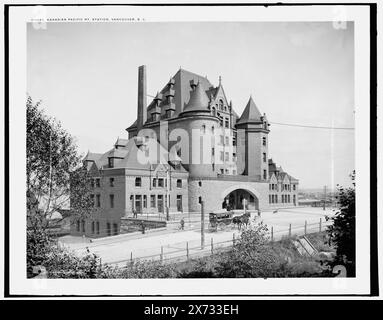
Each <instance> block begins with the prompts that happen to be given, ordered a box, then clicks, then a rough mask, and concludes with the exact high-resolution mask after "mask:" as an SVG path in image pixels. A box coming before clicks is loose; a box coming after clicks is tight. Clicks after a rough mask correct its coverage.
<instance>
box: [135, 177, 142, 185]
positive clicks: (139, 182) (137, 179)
mask: <svg viewBox="0 0 383 320" xmlns="http://www.w3.org/2000/svg"><path fill="white" fill-rule="evenodd" d="M135 186H136V187H141V178H140V177H136V181H135Z"/></svg>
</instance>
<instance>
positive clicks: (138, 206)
mask: <svg viewBox="0 0 383 320" xmlns="http://www.w3.org/2000/svg"><path fill="white" fill-rule="evenodd" d="M141 199H142V196H141V195H140V194H136V202H135V209H136V212H137V213H142V206H141Z"/></svg>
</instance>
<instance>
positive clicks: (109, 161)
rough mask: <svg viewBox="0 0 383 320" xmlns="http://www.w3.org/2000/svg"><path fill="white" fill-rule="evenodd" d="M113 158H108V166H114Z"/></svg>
mask: <svg viewBox="0 0 383 320" xmlns="http://www.w3.org/2000/svg"><path fill="white" fill-rule="evenodd" d="M113 160H114V159H113V158H108V166H109V168H113V166H114V161H113Z"/></svg>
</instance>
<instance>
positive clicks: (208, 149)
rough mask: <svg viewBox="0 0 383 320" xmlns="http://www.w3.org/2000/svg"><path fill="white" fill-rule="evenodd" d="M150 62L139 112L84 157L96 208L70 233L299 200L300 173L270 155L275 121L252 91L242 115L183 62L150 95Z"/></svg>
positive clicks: (141, 75)
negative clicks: (127, 220)
mask: <svg viewBox="0 0 383 320" xmlns="http://www.w3.org/2000/svg"><path fill="white" fill-rule="evenodd" d="M146 81H147V79H146V66H140V67H139V69H138V101H137V120H136V121H135V122H134V123H133V124H132V125H131V126H130V127H128V128H127V129H126V130H127V132H128V139H117V141H116V142H115V144H114V146H113V148H112V149H111V150H109V151H107V152H105V153H103V154H95V153H88V154H87V156H86V157H85V159H84V165H86V166H87V168H88V170H89V172H90V174H91V176H92V177H93V178H92V179H91V183H92V186H93V191H94V193H92V194H91V197H92V198H93V199H94V206H95V209H94V212H93V213H92V215H91V216H90V217H89V218H88V219H86V220H83V221H75V223H74V224H73V227H72V233H73V234H86V235H88V236H94V237H99V236H105V235H113V234H118V233H119V232H120V222H121V218H124V217H127V216H128V217H129V216H133V215H134V213H135V212H136V213H137V216H138V217H139V216H140V215H141V214H145V215H147V216H148V217H149V216H152V217H153V218H156V217H160V218H161V217H167V218H168V217H169V216H171V215H174V214H180V213H184V214H186V213H187V214H188V215H192V214H197V215H198V214H200V211H201V205H200V203H201V201H203V202H204V205H205V211H206V212H210V211H214V210H217V209H222V208H226V207H227V206H228V205H229V206H230V208H232V209H234V210H236V209H238V210H243V208H244V206H245V208H246V209H247V210H255V211H257V210H261V211H262V210H270V209H273V208H279V207H287V206H296V205H297V193H298V180H297V179H295V178H293V177H292V176H290V175H288V174H287V173H286V172H284V171H283V170H282V168H281V167H279V166H277V165H276V164H275V163H274V162H273V161H272V160H271V159H269V157H268V145H269V139H268V134H269V132H270V129H269V127H270V125H269V122H268V120H267V118H266V115H265V114H261V112H260V111H259V109H258V107H257V106H256V104H255V103H254V101H253V99H252V97H250V98H249V100H248V103H247V105H246V106H245V109H244V111H243V113H242V115H241V116H238V114H237V113H236V112H235V111H234V107H233V104H232V102H231V101H229V100H228V99H227V97H226V94H225V91H224V88H223V86H222V81H221V78H220V79H219V84H218V86H214V85H212V84H211V83H210V81H209V80H208V79H207V78H206V77H203V76H200V75H198V74H195V73H192V72H189V71H186V70H183V69H179V70H178V71H177V73H176V74H175V75H174V76H173V77H171V78H170V80H169V81H168V82H167V83H166V85H165V86H164V87H163V88H162V90H160V91H159V92H157V94H156V95H155V97H154V98H153V99H152V100H151V101H150V102H149V103H148V101H147V97H148V94H147V84H146Z"/></svg>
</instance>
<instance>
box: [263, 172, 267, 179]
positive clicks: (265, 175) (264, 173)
mask: <svg viewBox="0 0 383 320" xmlns="http://www.w3.org/2000/svg"><path fill="white" fill-rule="evenodd" d="M263 179H264V180H266V179H267V171H266V170H263Z"/></svg>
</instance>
